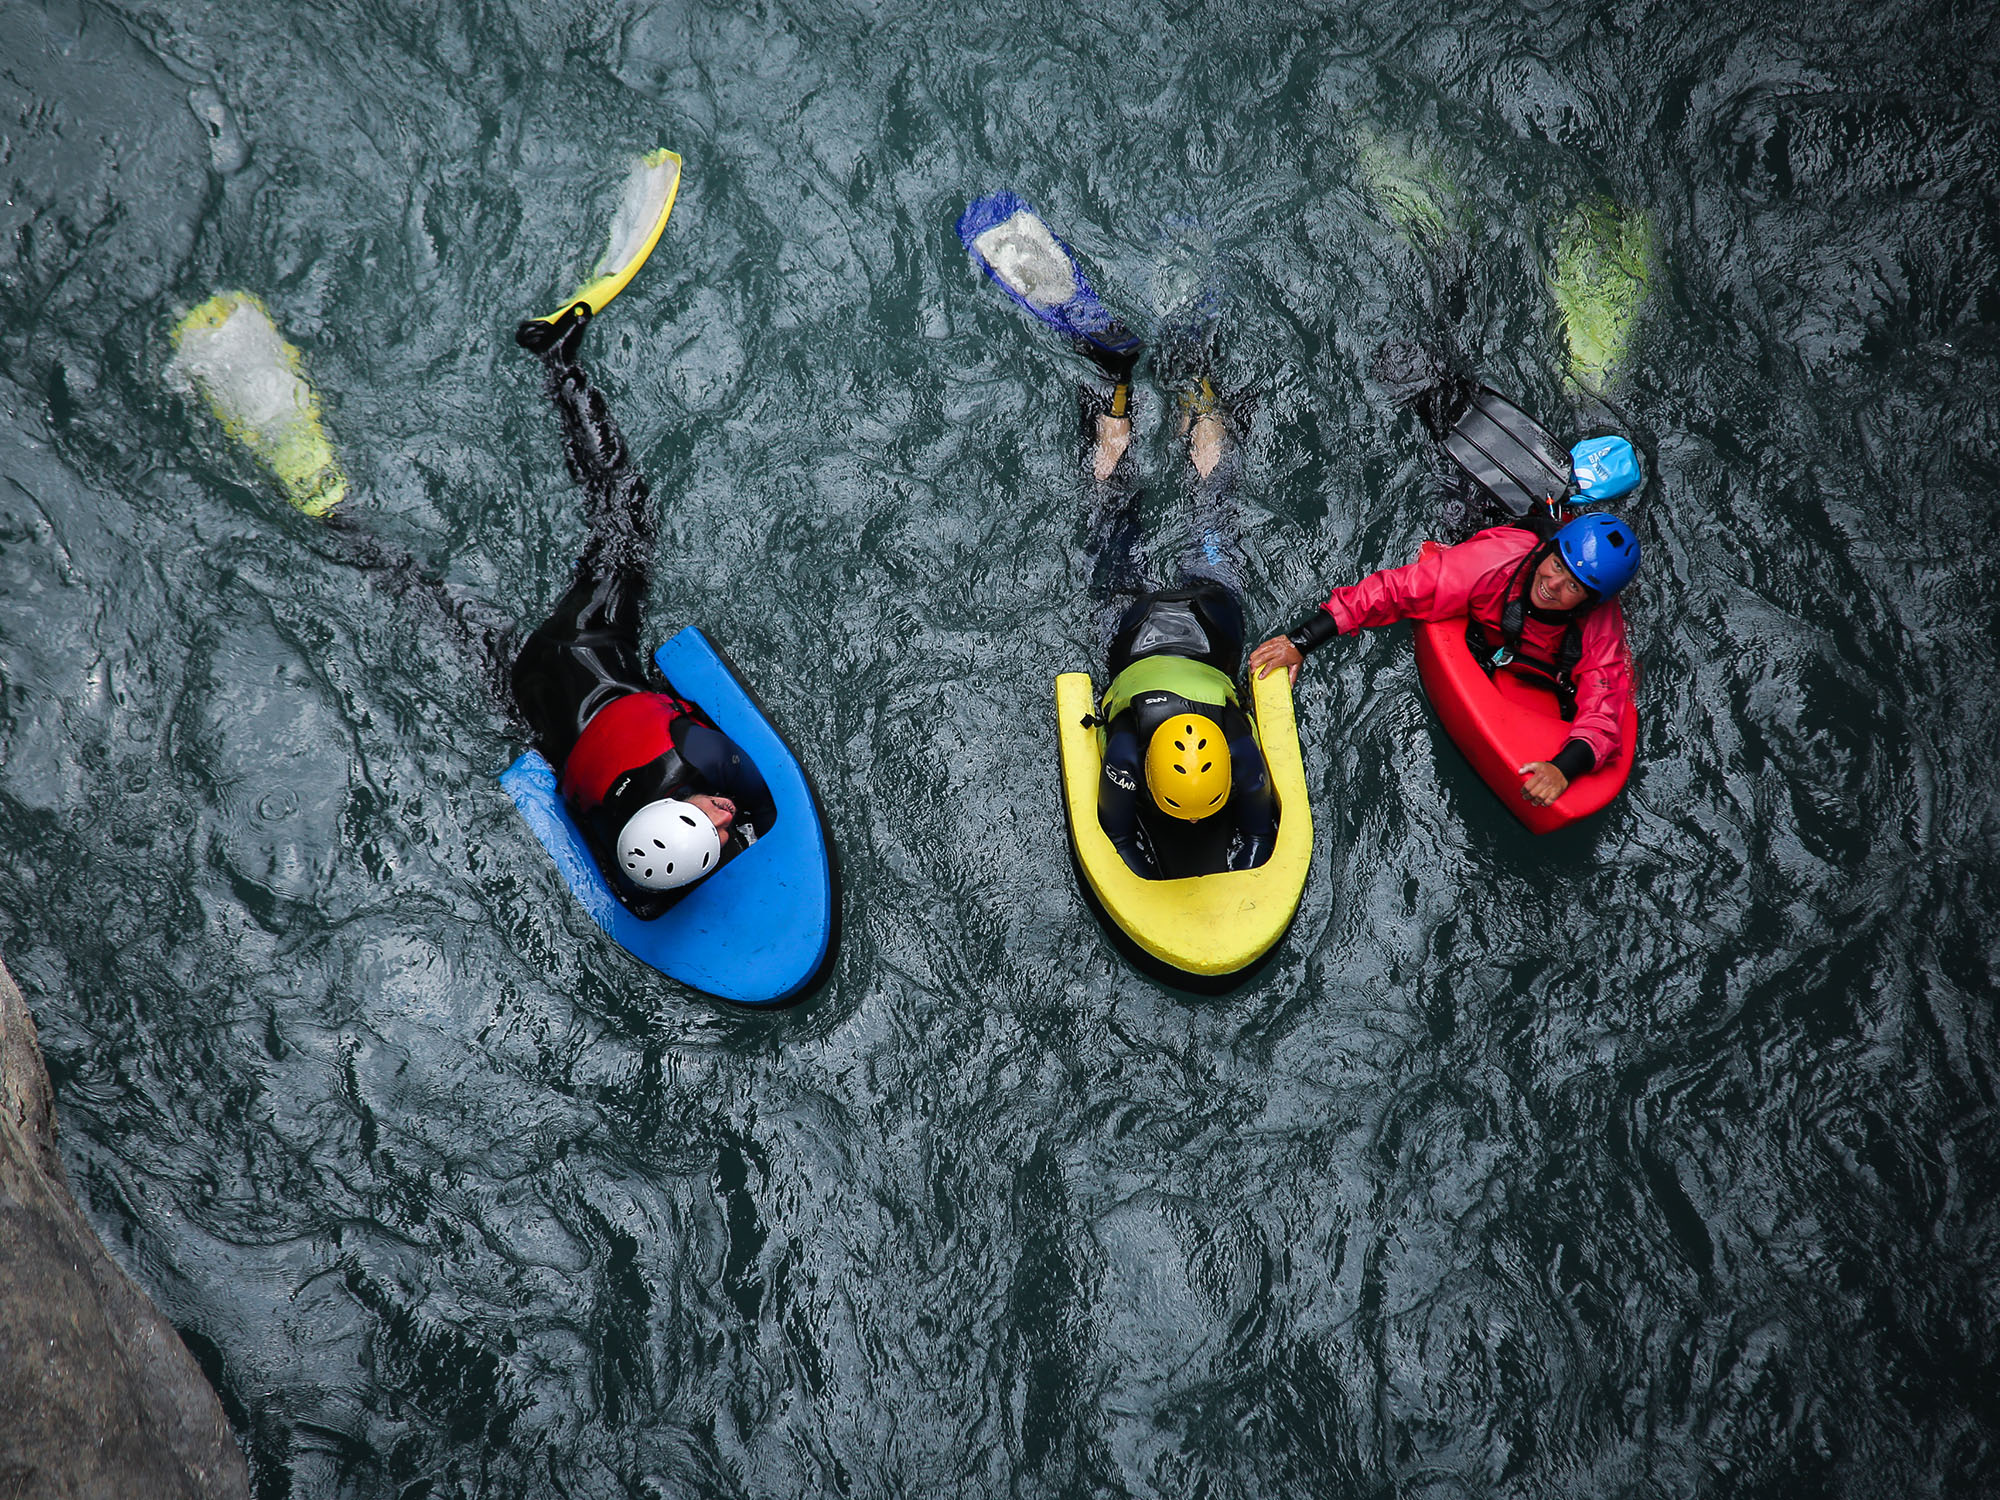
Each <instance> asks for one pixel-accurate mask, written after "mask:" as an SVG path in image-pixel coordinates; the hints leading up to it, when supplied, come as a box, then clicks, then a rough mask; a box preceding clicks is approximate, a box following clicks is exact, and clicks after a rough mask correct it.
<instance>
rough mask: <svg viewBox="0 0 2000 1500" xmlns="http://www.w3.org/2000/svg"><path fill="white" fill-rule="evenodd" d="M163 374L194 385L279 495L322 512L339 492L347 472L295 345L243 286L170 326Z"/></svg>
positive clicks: (305, 509)
mask: <svg viewBox="0 0 2000 1500" xmlns="http://www.w3.org/2000/svg"><path fill="white" fill-rule="evenodd" d="M173 337H174V357H173V359H172V360H171V361H170V362H169V364H168V366H167V370H168V374H169V376H170V377H171V378H172V379H173V380H174V381H175V383H176V384H178V385H180V386H181V387H182V388H183V389H191V390H196V391H199V392H200V393H201V395H202V398H203V399H204V400H206V401H207V402H208V408H209V410H210V411H212V412H214V413H215V416H216V420H217V421H219V422H221V423H222V430H223V431H224V432H226V433H228V434H229V436H230V437H232V438H234V439H235V440H236V441H237V442H239V443H241V444H243V446H244V447H246V448H248V449H249V450H250V452H251V453H252V454H253V455H254V456H255V457H256V458H257V460H258V461H259V462H260V463H262V464H263V465H264V466H265V467H266V468H267V469H269V470H270V471H271V473H272V474H273V475H274V476H276V478H277V481H278V484H279V486H280V487H281V488H282V489H283V490H284V492H285V498H286V499H287V500H289V501H290V502H291V503H292V504H293V505H294V506H296V507H297V508H298V509H299V510H301V511H303V512H305V514H307V515H309V516H323V515H325V514H326V513H327V512H328V511H330V510H332V509H333V508H334V506H336V505H338V504H339V503H340V502H341V501H342V500H343V499H345V498H346V496H347V476H346V475H345V474H344V473H342V472H341V468H340V461H339V459H337V458H336V457H335V456H334V452H333V444H332V443H331V442H330V441H329V440H328V438H327V435H326V426H325V424H324V423H323V422H322V421H321V420H320V407H319V395H318V393H317V392H316V391H314V390H313V388H312V386H311V385H310V384H309V383H308V382H307V381H306V378H305V376H304V375H303V374H302V373H301V372H300V368H299V351H298V350H297V349H296V348H295V347H294V346H293V345H292V344H290V343H289V342H287V341H286V339H285V337H284V335H283V334H281V333H279V332H278V326H277V324H275V323H274V322H272V321H271V314H270V310H269V309H267V308H266V307H265V306H264V304H263V302H262V301H260V300H259V299H258V298H257V297H255V296H254V295H252V294H251V293H249V292H218V293H217V294H216V295H215V296H213V297H210V298H209V299H208V300H207V301H206V302H204V303H202V304H201V306H199V307H197V308H195V309H193V310H192V311H191V312H189V313H188V314H186V316H184V317H182V318H181V320H180V321H179V322H177V323H175V324H174V330H173Z"/></svg>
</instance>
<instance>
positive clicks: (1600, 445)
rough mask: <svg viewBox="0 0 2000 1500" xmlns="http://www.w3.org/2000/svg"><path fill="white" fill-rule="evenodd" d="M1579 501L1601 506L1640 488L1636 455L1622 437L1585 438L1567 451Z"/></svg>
mask: <svg viewBox="0 0 2000 1500" xmlns="http://www.w3.org/2000/svg"><path fill="white" fill-rule="evenodd" d="M1569 463H1570V473H1571V474H1572V475H1573V476H1575V479H1576V493H1577V498H1578V500H1580V501H1585V502H1589V503H1594V504H1602V503H1603V502H1604V501H1606V500H1616V499H1617V498H1618V497H1619V496H1620V495H1629V494H1631V493H1632V491H1634V490H1636V489H1637V488H1639V481H1640V479H1641V478H1643V477H1644V476H1642V475H1641V474H1640V472H1639V455H1638V454H1636V453H1634V452H1633V451H1632V445H1631V444H1630V443H1628V442H1626V441H1625V439H1623V438H1622V437H1594V438H1585V439H1584V440H1583V441H1582V442H1580V443H1578V444H1577V445H1576V446H1575V447H1574V448H1572V449H1570V450H1569Z"/></svg>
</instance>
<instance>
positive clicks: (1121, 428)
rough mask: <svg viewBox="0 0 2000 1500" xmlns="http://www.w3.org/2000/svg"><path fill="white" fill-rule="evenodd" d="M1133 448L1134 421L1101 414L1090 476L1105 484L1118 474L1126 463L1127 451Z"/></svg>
mask: <svg viewBox="0 0 2000 1500" xmlns="http://www.w3.org/2000/svg"><path fill="white" fill-rule="evenodd" d="M1131 446H1132V419H1131V418H1130V417H1114V416H1112V415H1111V414H1110V413H1108V412H1105V413H1100V414H1099V416H1098V418H1097V442H1096V444H1095V446H1094V447H1093V448H1092V450H1091V457H1090V474H1091V477H1092V478H1093V479H1095V480H1096V481H1097V482H1098V483H1099V484H1102V483H1104V481H1105V480H1107V479H1109V478H1110V477H1111V476H1112V474H1113V473H1114V472H1116V470H1117V468H1118V465H1119V464H1120V463H1121V462H1123V461H1124V458H1125V450H1126V449H1128V448H1130V447H1131Z"/></svg>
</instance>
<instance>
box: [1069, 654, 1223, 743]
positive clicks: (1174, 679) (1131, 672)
mask: <svg viewBox="0 0 2000 1500" xmlns="http://www.w3.org/2000/svg"><path fill="white" fill-rule="evenodd" d="M1159 692H1165V693H1172V694H1174V695H1175V696H1176V697H1180V698H1185V699H1186V700H1187V701H1188V703H1189V704H1191V705H1194V706H1196V707H1200V706H1202V705H1206V706H1208V707H1210V708H1222V707H1224V706H1225V705H1226V706H1228V707H1231V708H1234V707H1235V706H1236V685H1235V684H1234V683H1232V682H1231V681H1230V680H1229V679H1228V678H1227V677H1226V676H1224V675H1223V674H1222V673H1221V672H1219V671H1217V670H1216V669H1215V668H1214V667H1211V666H1210V665H1209V664H1208V663H1207V662H1205V661H1195V660H1194V659H1192V658H1191V657H1186V656H1142V657H1140V658H1139V659H1138V660H1137V661H1135V662H1133V663H1132V665H1131V666H1129V667H1127V668H1126V669H1125V670H1124V671H1122V672H1120V673H1119V674H1118V675H1117V676H1116V677H1114V678H1112V679H1111V685H1110V686H1109V687H1107V688H1106V689H1105V690H1104V706H1103V707H1102V708H1100V709H1098V711H1097V717H1098V719H1099V721H1100V722H1101V723H1103V724H1109V723H1110V722H1111V721H1112V720H1113V719H1115V718H1117V717H1118V716H1119V715H1120V714H1122V713H1123V712H1125V710H1126V709H1128V708H1130V707H1131V706H1132V700H1133V699H1134V698H1136V697H1137V696H1138V695H1139V694H1141V693H1159ZM1100 734H1101V731H1100Z"/></svg>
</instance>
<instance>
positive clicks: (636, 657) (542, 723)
mask: <svg viewBox="0 0 2000 1500" xmlns="http://www.w3.org/2000/svg"><path fill="white" fill-rule="evenodd" d="M584 326H585V325H584V324H583V323H582V322H579V323H577V324H576V325H575V326H574V327H573V328H571V329H570V330H569V331H568V333H567V334H566V335H565V336H564V337H563V338H561V339H560V340H559V341H558V342H556V343H555V344H554V345H553V346H552V347H550V348H549V349H548V350H547V351H545V352H544V353H543V355H542V360H543V364H544V366H545V367H546V370H547V378H548V395H549V400H550V401H551V402H552V403H553V404H554V405H555V408H556V412H557V414H558V415H559V416H560V417H561V419H562V435H563V456H564V458H565V459H566V460H567V462H568V465H569V471H570V475H571V477H572V478H574V479H575V480H576V482H577V484H578V485H579V486H580V487H581V488H582V490H583V492H584V498H585V504H586V507H587V516H588V520H589V534H588V536H587V537H586V538H585V541H584V545H583V555H582V556H581V557H580V558H579V559H578V560H577V565H576V573H575V576H574V578H573V579H572V581H571V583H570V587H569V591H568V592H567V593H565V594H564V595H563V597H562V598H561V599H560V600H559V601H558V602H557V604H556V606H555V608H554V609H553V610H551V611H550V612H549V616H548V618H547V619H546V620H544V621H543V622H542V623H541V625H540V626H538V627H537V628H536V630H535V632H534V634H532V635H531V636H529V637H528V640H527V643H526V644H525V645H524V646H523V647H522V648H521V652H520V655H519V656H517V657H516V658H515V660H514V672H513V687H514V699H515V701H516V702H517V703H518V704H519V705H520V708H521V712H522V714H523V715H524V716H525V717H526V718H527V721H528V728H529V730H530V732H531V733H532V734H533V736H534V740H535V748H536V749H538V750H539V751H541V753H542V755H543V757H544V758H545V759H546V760H547V761H548V762H549V764H550V765H552V766H557V767H560V766H561V765H562V764H563V762H564V761H565V760H566V759H568V757H569V752H570V751H571V750H572V749H573V748H574V747H575V745H576V741H577V736H579V735H580V734H582V733H583V726H584V725H585V724H587V723H589V722H590V719H591V716H592V715H593V714H595V713H596V712H597V711H598V710H599V709H600V708H602V707H603V706H604V705H605V704H607V703H609V702H611V701H612V700H613V699H614V698H621V697H623V696H625V695H626V694H627V693H643V692H648V691H651V690H652V684H653V677H652V675H651V674H650V672H649V662H648V660H647V657H646V653H645V650H644V648H643V647H642V646H641V645H640V640H639V626H640V611H641V608H642V606H643V605H644V603H645V597H646V590H647V585H648V582H649V564H650V560H651V557H652V551H653V526H652V515H651V496H650V492H649V491H648V490H647V488H646V482H645V480H644V479H642V478H641V477H640V475H639V472H638V470H637V468H636V467H635V466H634V465H633V463H632V460H631V452H630V450H629V449H628V448H627V446H626V443H625V437H624V434H623V433H621V432H620V431H619V430H618V424H617V423H616V422H615V421H613V420H612V417H611V411H610V408H609V407H608V406H606V405H605V402H604V397H603V395H602V394H601V393H600V392H599V391H598V390H597V389H596V388H595V387H593V386H592V385H591V384H590V378H589V376H588V375H586V374H585V373H584V369H583V366H582V365H581V364H580V363H578V361H577V343H578V340H579V337H580V335H581V333H582V330H583V328H584Z"/></svg>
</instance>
